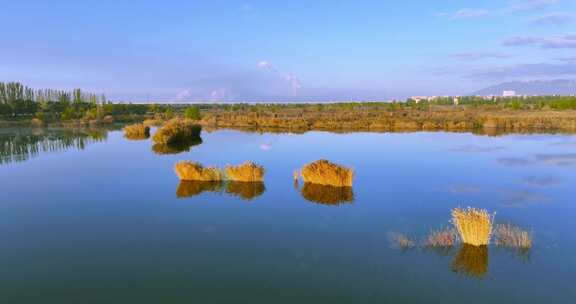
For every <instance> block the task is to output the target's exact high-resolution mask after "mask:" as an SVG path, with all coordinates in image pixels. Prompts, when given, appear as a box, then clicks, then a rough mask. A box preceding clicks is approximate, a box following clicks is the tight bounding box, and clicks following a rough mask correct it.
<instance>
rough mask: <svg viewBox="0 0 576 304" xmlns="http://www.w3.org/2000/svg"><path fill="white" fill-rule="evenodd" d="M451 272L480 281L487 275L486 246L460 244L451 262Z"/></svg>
mask: <svg viewBox="0 0 576 304" xmlns="http://www.w3.org/2000/svg"><path fill="white" fill-rule="evenodd" d="M452 271H453V272H455V273H458V274H462V275H465V276H468V277H472V278H477V279H481V278H483V277H484V276H485V275H486V274H487V273H488V246H473V245H468V244H462V246H461V247H460V249H459V250H458V253H457V254H456V256H455V257H454V259H453V260H452Z"/></svg>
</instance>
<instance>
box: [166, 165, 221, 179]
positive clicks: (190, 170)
mask: <svg viewBox="0 0 576 304" xmlns="http://www.w3.org/2000/svg"><path fill="white" fill-rule="evenodd" d="M174 171H175V172H176V175H178V177H179V178H180V180H186V181H220V180H223V174H222V173H221V172H220V170H218V168H214V167H208V168H205V167H203V166H202V165H201V164H199V163H194V162H189V161H181V162H178V163H177V164H176V166H175V167H174Z"/></svg>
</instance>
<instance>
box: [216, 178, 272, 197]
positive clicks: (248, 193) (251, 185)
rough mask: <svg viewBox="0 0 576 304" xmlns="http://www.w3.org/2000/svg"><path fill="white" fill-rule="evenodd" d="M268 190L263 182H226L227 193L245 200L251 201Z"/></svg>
mask: <svg viewBox="0 0 576 304" xmlns="http://www.w3.org/2000/svg"><path fill="white" fill-rule="evenodd" d="M265 191H266V186H264V183H263V182H238V181H228V182H226V193H228V194H232V195H234V196H237V197H239V198H241V199H243V200H246V201H250V200H253V199H254V198H256V197H259V196H260V195H262V194H263V193H264V192H265Z"/></svg>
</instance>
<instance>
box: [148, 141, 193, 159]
mask: <svg viewBox="0 0 576 304" xmlns="http://www.w3.org/2000/svg"><path fill="white" fill-rule="evenodd" d="M200 144H202V138H201V137H193V138H190V139H188V140H186V141H182V142H179V143H178V144H154V145H153V146H152V151H153V152H154V153H156V154H159V155H169V154H179V153H182V152H188V151H190V149H191V148H192V147H194V146H198V145H200Z"/></svg>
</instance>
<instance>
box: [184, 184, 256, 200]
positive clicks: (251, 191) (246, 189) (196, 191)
mask: <svg viewBox="0 0 576 304" xmlns="http://www.w3.org/2000/svg"><path fill="white" fill-rule="evenodd" d="M224 191H225V192H226V193H227V194H230V195H233V196H237V197H239V198H241V199H243V200H247V201H250V200H253V199H255V198H257V197H259V196H261V195H262V194H264V192H265V191H266V186H264V183H262V182H234V181H228V182H222V181H210V182H207V181H181V182H180V184H179V185H178V189H177V190H176V197H178V198H189V197H194V196H197V195H200V194H202V193H204V192H213V193H223V192H224Z"/></svg>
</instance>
